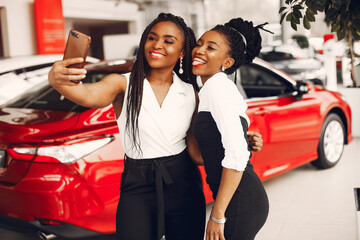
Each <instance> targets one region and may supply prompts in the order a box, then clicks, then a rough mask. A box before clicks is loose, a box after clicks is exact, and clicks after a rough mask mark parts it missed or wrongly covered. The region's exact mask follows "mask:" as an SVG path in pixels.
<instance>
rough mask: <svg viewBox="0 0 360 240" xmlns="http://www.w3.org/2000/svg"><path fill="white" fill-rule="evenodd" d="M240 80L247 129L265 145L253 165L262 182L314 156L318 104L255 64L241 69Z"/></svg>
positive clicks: (255, 155) (257, 154)
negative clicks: (247, 120) (298, 93)
mask: <svg viewBox="0 0 360 240" xmlns="http://www.w3.org/2000/svg"><path fill="white" fill-rule="evenodd" d="M239 78H240V80H241V86H242V87H243V89H244V91H245V93H246V95H247V98H248V99H247V103H248V111H247V114H248V115H249V117H250V120H251V125H250V130H255V131H258V132H260V133H261V134H262V137H263V140H264V146H263V148H262V150H261V151H260V152H259V153H256V154H254V156H253V158H252V162H253V164H254V168H255V171H256V172H257V173H258V174H259V175H260V177H261V178H262V179H267V178H269V177H271V176H273V175H276V174H278V173H280V172H283V171H285V170H288V169H290V168H293V167H296V166H298V165H300V164H302V163H304V162H307V161H309V159H311V158H312V159H314V158H316V156H317V151H316V149H317V143H318V139H319V136H316V132H317V128H318V126H320V117H319V113H320V103H319V102H317V100H315V99H314V98H312V97H311V94H304V95H303V96H302V98H301V99H297V98H296V97H295V96H294V92H295V90H296V89H295V86H294V84H293V83H292V82H291V81H288V80H287V79H285V78H283V77H282V76H280V75H278V74H277V73H275V72H274V71H272V70H271V68H267V67H265V66H261V65H258V64H250V65H246V66H243V67H241V69H240V74H239Z"/></svg>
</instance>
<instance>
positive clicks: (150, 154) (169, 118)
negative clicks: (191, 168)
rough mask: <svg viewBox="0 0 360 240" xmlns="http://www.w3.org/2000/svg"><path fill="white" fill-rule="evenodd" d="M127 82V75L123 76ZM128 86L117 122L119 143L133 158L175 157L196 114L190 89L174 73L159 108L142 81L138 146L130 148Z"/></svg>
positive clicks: (193, 97)
mask: <svg viewBox="0 0 360 240" xmlns="http://www.w3.org/2000/svg"><path fill="white" fill-rule="evenodd" d="M125 76H126V79H127V82H128V83H129V78H130V74H125ZM128 89H129V84H128V86H127V90H126V92H125V95H124V102H123V107H122V111H121V115H120V116H119V118H118V119H117V123H118V127H119V131H120V136H121V142H122V145H123V148H124V150H125V153H126V155H127V156H129V157H130V158H133V159H141V158H157V157H164V156H170V155H175V154H178V153H180V152H182V151H183V150H184V149H185V148H186V144H185V138H186V134H187V131H188V129H189V127H190V123H191V119H192V116H193V114H194V111H195V107H196V100H195V93H194V89H193V86H192V85H191V84H189V83H185V82H183V81H182V80H181V79H180V78H179V77H178V76H177V75H176V74H175V73H173V83H172V85H171V86H170V89H169V91H168V93H167V95H166V97H165V99H164V101H163V103H162V105H161V107H160V105H159V103H158V101H157V99H156V96H155V94H154V92H153V90H152V88H151V85H150V83H149V82H148V80H147V79H145V80H144V88H143V99H142V105H141V109H140V114H139V120H138V121H139V139H138V140H139V144H140V148H141V152H139V151H137V149H136V148H135V147H134V145H133V141H132V137H131V136H132V135H131V134H129V131H128V130H127V129H125V125H126V116H127V113H126V105H127V94H128Z"/></svg>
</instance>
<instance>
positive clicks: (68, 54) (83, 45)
mask: <svg viewBox="0 0 360 240" xmlns="http://www.w3.org/2000/svg"><path fill="white" fill-rule="evenodd" d="M90 43H91V37H90V36H88V35H86V34H84V33H81V32H79V31H76V30H74V29H72V30H70V32H69V36H68V39H67V41H66V47H65V52H64V57H63V60H65V59H68V58H77V57H82V58H83V59H84V61H83V62H81V63H77V64H72V65H69V66H67V67H68V68H84V65H85V60H86V57H87V54H88V50H89V47H90Z"/></svg>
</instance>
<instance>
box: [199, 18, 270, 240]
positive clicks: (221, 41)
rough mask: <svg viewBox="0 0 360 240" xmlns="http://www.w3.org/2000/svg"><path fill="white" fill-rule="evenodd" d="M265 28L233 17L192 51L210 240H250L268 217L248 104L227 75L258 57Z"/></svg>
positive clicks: (207, 34) (202, 37)
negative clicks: (253, 159) (249, 136)
mask: <svg viewBox="0 0 360 240" xmlns="http://www.w3.org/2000/svg"><path fill="white" fill-rule="evenodd" d="M262 26H263V25H259V26H256V27H254V26H253V23H252V22H248V21H244V20H243V19H241V18H236V19H232V20H231V21H229V22H228V23H226V24H224V25H217V26H216V27H214V28H213V29H211V30H210V31H208V32H205V33H204V34H203V35H202V36H201V37H200V39H199V40H198V41H197V43H196V47H195V48H194V50H193V52H192V54H193V63H192V64H193V73H194V74H196V75H199V76H200V77H201V81H202V83H203V87H202V88H201V90H200V92H199V101H200V102H199V107H198V114H197V116H196V118H195V122H194V135H195V138H196V140H197V142H198V144H199V145H200V148H201V152H202V157H203V160H204V166H205V170H206V173H207V178H206V181H207V183H208V184H209V186H210V189H211V191H212V192H213V198H214V199H215V202H214V205H213V209H212V212H211V215H210V219H209V220H208V224H207V228H206V240H218V239H221V240H224V239H226V240H236V239H239V240H240V239H241V240H252V239H254V238H255V235H256V234H257V232H258V231H259V230H260V229H261V227H262V226H263V225H264V223H265V221H266V219H267V215H268V211H269V203H268V198H267V194H266V192H265V189H264V187H263V185H262V183H261V181H260V179H259V178H258V176H257V175H256V173H255V172H254V171H253V167H252V165H251V163H250V161H249V159H250V156H251V152H250V150H249V146H248V145H249V144H248V142H247V136H246V132H247V130H248V127H249V125H250V121H249V118H248V116H247V115H246V113H245V110H246V109H247V105H246V103H245V101H244V99H243V97H242V96H241V94H240V92H239V91H238V89H237V87H236V85H235V84H234V83H233V82H232V81H229V80H228V78H227V76H226V75H227V74H232V73H233V72H234V71H235V70H236V69H238V68H239V67H240V65H243V64H248V63H251V62H252V60H253V59H254V58H255V57H256V56H257V55H258V54H259V52H260V49H261V36H260V33H259V28H261V29H262Z"/></svg>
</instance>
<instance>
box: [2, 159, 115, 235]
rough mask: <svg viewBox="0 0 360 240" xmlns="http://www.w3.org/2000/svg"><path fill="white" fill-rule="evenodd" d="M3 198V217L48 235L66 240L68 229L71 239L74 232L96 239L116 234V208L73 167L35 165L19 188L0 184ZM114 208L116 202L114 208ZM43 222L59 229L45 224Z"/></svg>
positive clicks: (17, 185)
mask: <svg viewBox="0 0 360 240" xmlns="http://www.w3.org/2000/svg"><path fill="white" fill-rule="evenodd" d="M0 196H2V197H0V215H2V216H3V217H10V218H13V219H17V220H19V221H22V222H27V223H29V224H30V225H32V226H33V227H35V228H38V229H40V230H43V231H47V232H49V233H54V234H56V235H60V236H65V237H66V235H64V234H68V233H67V231H64V229H65V228H66V229H70V230H69V234H70V233H71V236H73V233H72V232H80V233H81V234H85V236H87V235H88V234H90V235H93V233H92V232H100V233H112V232H114V231H115V211H112V210H113V209H116V208H115V207H114V206H112V207H111V208H109V206H108V205H109V204H104V203H103V201H102V199H101V198H100V197H99V196H98V194H97V193H96V192H95V190H94V189H93V188H92V187H91V186H89V185H88V184H87V182H86V181H85V180H84V179H83V177H82V176H81V175H80V174H79V173H77V172H76V170H75V169H74V168H73V167H71V165H64V164H41V163H32V166H31V167H30V169H29V171H28V173H27V175H26V176H25V177H24V178H23V179H22V180H21V181H19V182H18V183H17V184H15V185H6V184H0ZM115 204H116V202H115V201H114V203H113V204H112V205H115ZM105 205H107V207H105ZM99 219H101V220H100V221H99ZM44 220H50V221H56V222H57V223H60V225H56V226H52V225H47V224H42V222H43V221H44ZM79 229H82V230H79ZM50 230H51V231H50ZM85 236H84V237H85Z"/></svg>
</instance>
